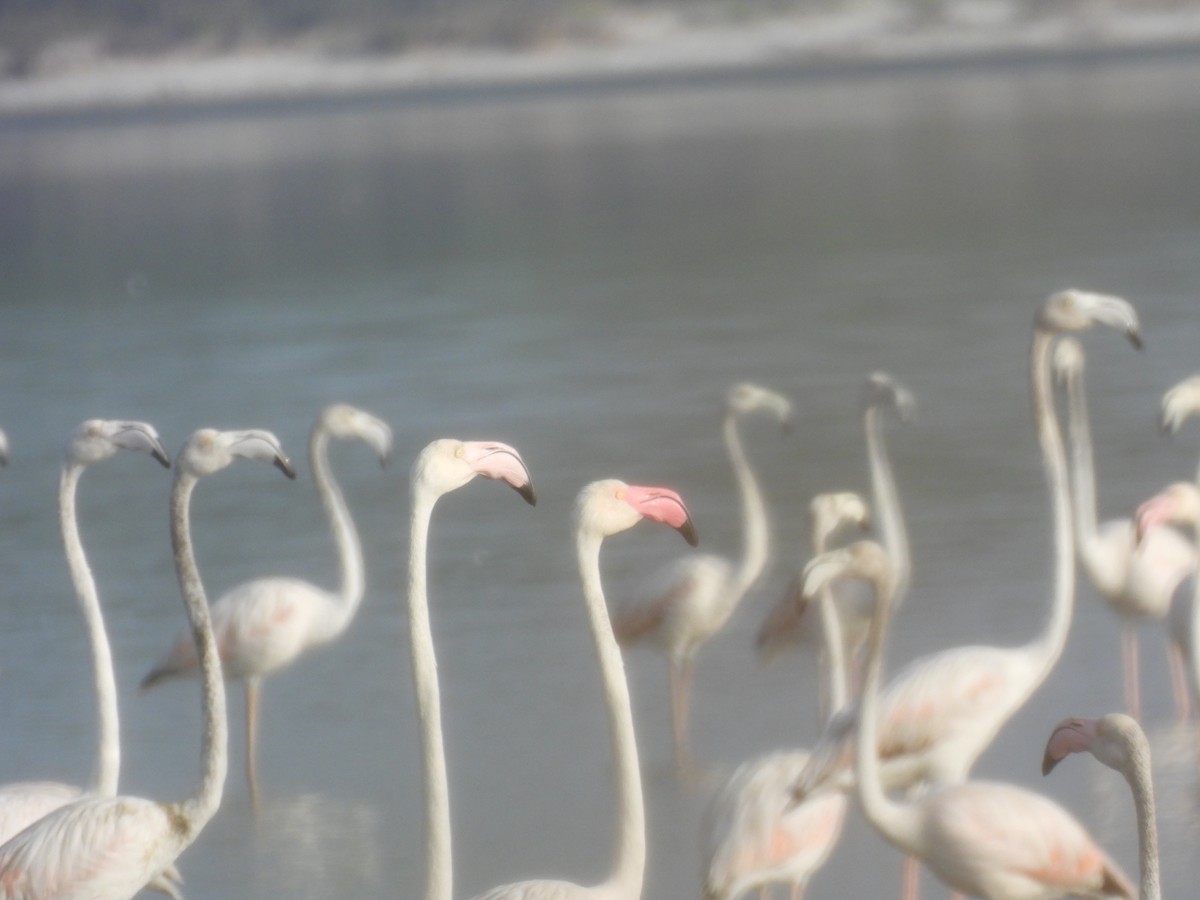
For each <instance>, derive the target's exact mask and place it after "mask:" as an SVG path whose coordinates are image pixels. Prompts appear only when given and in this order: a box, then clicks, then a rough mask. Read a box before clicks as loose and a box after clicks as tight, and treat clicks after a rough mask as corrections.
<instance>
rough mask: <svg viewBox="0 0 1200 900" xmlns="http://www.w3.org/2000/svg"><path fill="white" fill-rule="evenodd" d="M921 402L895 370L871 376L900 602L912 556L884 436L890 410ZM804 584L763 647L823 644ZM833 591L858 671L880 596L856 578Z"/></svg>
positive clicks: (879, 491)
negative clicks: (868, 630)
mask: <svg viewBox="0 0 1200 900" xmlns="http://www.w3.org/2000/svg"><path fill="white" fill-rule="evenodd" d="M915 407H916V401H915V400H914V399H913V396H912V393H911V392H910V391H909V390H908V389H907V388H906V387H904V386H903V385H901V384H900V383H899V382H898V381H896V379H895V378H893V377H892V376H891V375H888V374H887V373H885V372H873V373H872V374H871V375H870V376H869V377H868V379H867V384H866V388H865V396H864V403H863V430H864V432H865V433H866V444H867V462H868V464H869V466H870V471H871V492H872V495H873V496H874V503H875V511H876V514H877V516H878V518H879V530H880V537H881V540H882V542H883V545H884V546H885V547H886V548H887V549H888V554H889V556H890V558H891V560H892V565H893V567H894V569H895V571H896V572H897V577H898V579H899V593H898V594H897V600H898V603H899V602H903V600H904V597H905V595H906V594H907V592H908V582H909V577H910V574H911V571H912V559H911V553H910V550H909V543H908V530H907V528H906V527H905V524H904V514H903V512H902V510H901V508H900V495H899V493H898V491H897V490H896V478H895V475H894V474H893V472H892V465H891V461H890V460H889V458H888V451H887V444H886V442H885V441H884V437H883V419H884V415H885V414H886V412H887V411H888V410H891V411H893V412H894V413H895V414H896V416H897V418H899V419H900V421H902V422H904V421H907V420H908V419H910V418H911V417H912V412H913V409H915ZM824 549H828V548H824ZM800 587H801V585H800V578H799V577H798V576H797V577H796V578H795V579H793V581H792V583H791V584H790V585H789V587H788V590H787V592H786V594H785V596H784V598H783V600H782V602H780V603H779V604H778V605H777V606H776V607H775V609H774V610H772V613H771V615H770V616H768V618H767V620H766V621H764V622H763V624H762V627H761V628H760V629H759V632H758V638H757V643H758V647H759V650H760V651H765V652H770V651H771V650H773V649H775V648H777V647H779V646H780V645H781V644H783V643H787V642H791V641H797V642H800V643H803V644H818V645H819V643H820V641H821V640H822V637H821V626H820V622H819V621H813V620H814V617H816V616H817V612H816V610H815V609H813V608H812V607H811V606H810V605H809V604H807V603H806V602H805V600H804V597H803V592H802V591H801V589H800ZM833 596H834V602H835V605H836V606H837V610H838V619H839V621H840V623H841V625H842V637H843V640H844V641H845V642H846V659H847V661H848V665H849V666H850V667H851V671H852V672H857V671H858V670H859V668H860V666H859V663H860V661H861V656H862V647H863V644H864V642H865V641H866V638H867V626H868V625H869V624H870V622H871V615H872V612H873V611H874V609H875V596H874V594H873V593H872V592H871V590H870V589H869V587H867V586H866V585H864V584H860V583H854V582H845V583H840V584H838V585H836V586H835V588H834V591H833ZM856 677H857V676H856ZM835 710H836V707H835Z"/></svg>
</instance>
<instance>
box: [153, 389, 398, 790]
mask: <svg viewBox="0 0 1200 900" xmlns="http://www.w3.org/2000/svg"><path fill="white" fill-rule="evenodd" d="M331 438H337V439H338V440H357V441H362V442H363V443H365V444H366V445H367V446H368V447H370V448H371V449H372V450H374V451H375V453H376V455H377V456H378V457H379V462H380V464H381V465H383V464H386V463H387V461H388V459H389V458H390V456H391V452H392V430H391V429H390V428H389V427H388V426H387V424H386V423H385V422H383V421H381V420H380V419H377V418H376V417H375V416H372V415H370V414H369V413H366V412H363V411H362V410H360V409H355V408H354V407H353V406H348V405H346V404H344V403H337V404H333V405H331V406H327V407H325V408H324V409H323V410H321V412H320V414H319V415H318V416H317V420H316V422H315V423H314V424H313V427H312V432H311V435H310V437H309V442H308V457H309V464H310V466H311V467H312V473H313V484H314V485H315V486H316V489H317V496H318V497H319V498H320V500H321V506H322V507H323V509H324V510H325V515H326V518H327V519H328V521H329V528H330V531H331V532H332V533H333V542H334V546H335V547H336V549H337V557H338V567H339V570H340V574H341V581H340V585H339V587H338V589H337V590H336V591H330V590H326V589H325V588H322V587H318V586H317V585H315V584H311V583H309V582H307V581H302V580H301V579H299V578H256V579H254V580H253V581H247V582H245V583H243V584H240V585H238V586H236V587H234V588H231V589H230V590H229V591H226V592H225V594H224V595H222V596H221V597H219V598H218V599H217V600H216V602H215V603H213V606H212V620H213V631H214V632H215V633H216V635H217V646H218V647H219V648H220V651H221V665H222V668H223V670H224V672H225V677H226V678H229V679H231V680H240V681H242V682H243V683H244V684H245V690H246V782H247V784H248V785H249V789H250V799H251V803H252V804H253V806H254V808H255V809H257V808H258V806H259V788H258V775H257V764H256V760H257V757H258V719H259V714H258V707H259V697H260V694H261V691H262V679H263V678H264V677H265V676H267V675H269V674H270V673H272V672H275V671H277V670H278V669H282V668H283V667H285V666H288V665H290V664H291V663H293V662H295V661H296V659H297V658H298V657H299V656H300V655H301V654H303V653H305V652H306V651H308V650H311V649H312V648H314V647H317V646H320V645H321V644H325V643H328V642H329V641H332V640H333V639H334V638H336V637H338V635H340V634H342V632H344V631H345V630H346V628H347V627H348V626H349V624H350V622H351V620H353V618H354V615H355V613H356V612H357V611H358V607H359V605H360V604H361V603H362V598H363V592H364V589H365V577H364V570H363V554H362V544H361V542H360V540H359V537H358V532H357V530H356V529H355V527H354V522H353V520H352V519H351V518H350V511H349V509H348V508H347V506H346V500H345V497H344V496H343V495H342V491H341V488H340V487H339V486H338V484H337V482H336V481H334V478H333V473H332V472H331V470H330V467H329V441H330V439H331ZM196 664H197V660H196V650H195V645H194V644H193V643H192V639H191V635H190V634H188V633H187V632H186V631H184V632H180V633H179V634H178V635H176V637H175V639H174V641H172V644H171V649H170V650H169V651H167V653H166V655H165V656H163V657H162V659H160V660H159V661H158V662H157V663H155V665H154V667H153V668H152V669H151V670H150V671H149V672H148V673H147V674H146V676H145V677H144V678H143V679H142V685H141V686H142V689H143V690H147V689H149V688H151V687H153V686H154V685H156V684H158V683H159V682H161V681H164V680H166V679H168V678H174V677H179V676H183V675H191V674H193V673H194V672H195V671H196Z"/></svg>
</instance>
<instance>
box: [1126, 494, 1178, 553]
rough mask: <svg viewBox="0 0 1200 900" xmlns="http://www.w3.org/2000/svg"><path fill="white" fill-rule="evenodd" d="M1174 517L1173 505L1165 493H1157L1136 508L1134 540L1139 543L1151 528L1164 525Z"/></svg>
mask: <svg viewBox="0 0 1200 900" xmlns="http://www.w3.org/2000/svg"><path fill="white" fill-rule="evenodd" d="M1174 517H1175V505H1174V503H1173V502H1172V501H1171V498H1170V497H1169V496H1168V495H1166V494H1157V495H1155V496H1153V497H1151V498H1150V499H1149V500H1147V501H1146V502H1145V503H1143V504H1142V505H1141V506H1139V507H1138V508H1137V512H1136V513H1135V514H1134V517H1133V518H1134V522H1135V526H1136V527H1135V529H1134V531H1135V534H1136V540H1137V542H1138V543H1139V544H1140V543H1141V542H1142V541H1144V540H1145V539H1146V533H1147V532H1148V531H1150V529H1151V528H1156V527H1158V526H1159V525H1165V524H1166V523H1168V522H1170V521H1172V519H1174Z"/></svg>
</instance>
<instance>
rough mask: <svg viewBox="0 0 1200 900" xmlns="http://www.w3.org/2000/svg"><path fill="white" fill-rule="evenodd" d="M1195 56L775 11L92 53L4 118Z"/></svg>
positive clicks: (1170, 44) (1076, 33)
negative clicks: (458, 35) (745, 18)
mask: <svg viewBox="0 0 1200 900" xmlns="http://www.w3.org/2000/svg"><path fill="white" fill-rule="evenodd" d="M1156 59H1158V60H1170V59H1179V60H1191V59H1196V60H1200V10H1192V9H1182V8H1181V9H1180V10H1179V11H1176V12H1174V13H1169V14H1168V13H1159V14H1155V15H1150V14H1141V15H1130V14H1121V15H1115V14H1114V15H1110V16H1105V17H1102V18H1097V19H1093V18H1088V19H1086V20H1081V19H1079V18H1078V17H1059V18H1049V17H1047V18H1043V19H1039V20H1036V21H1029V22H1021V23H1010V22H982V23H980V22H976V23H973V24H971V23H968V24H966V25H964V24H963V23H958V24H950V25H946V24H943V25H940V26H937V27H929V28H901V29H897V28H895V27H889V26H888V25H887V23H879V22H865V23H864V22H861V21H860V22H853V21H847V20H844V19H843V20H839V21H837V22H833V21H828V20H819V21H814V20H796V19H789V20H777V21H769V22H760V23H755V24H750V25H746V26H743V27H739V28H721V29H717V28H705V29H699V28H686V27H675V26H672V25H667V26H664V27H659V28H657V29H643V30H642V32H641V33H638V34H634V35H631V36H630V37H629V39H627V40H620V41H616V42H613V43H610V44H605V45H602V46H600V45H587V46H562V47H554V48H548V49H544V50H540V51H530V52H526V53H500V52H491V51H479V52H458V51H453V50H440V51H434V50H428V51H422V52H414V53H411V54H405V55H403V56H396V57H366V58H346V57H333V56H326V55H322V54H321V53H319V52H314V51H312V50H307V51H303V52H301V51H296V50H289V49H271V48H268V49H264V50H261V51H258V52H254V53H240V54H237V55H229V56H203V55H200V54H189V53H178V54H175V55H172V56H166V57H159V58H154V59H109V58H95V59H90V60H87V61H85V62H80V63H77V64H76V65H73V66H69V67H66V68H64V70H62V71H58V72H55V73H53V74H44V75H39V76H36V77H30V78H20V79H6V80H0V121H8V122H9V123H10V124H12V123H13V122H20V121H22V120H31V121H32V120H52V119H60V118H64V117H75V116H79V115H81V114H87V113H95V114H100V115H104V116H106V117H107V116H109V115H111V114H113V113H122V112H124V113H131V114H139V113H149V114H156V115H157V114H164V113H171V112H179V113H184V114H192V113H197V112H202V111H204V110H205V109H214V110H215V109H220V110H222V111H228V110H230V109H233V108H239V107H241V108H244V109H245V110H247V111H248V112H255V111H263V110H264V109H267V108H280V107H282V108H289V107H297V106H304V105H306V104H326V103H328V102H330V101H333V100H339V99H341V100H345V101H347V102H363V103H368V102H379V101H384V102H415V103H421V102H443V101H454V100H461V101H465V102H472V101H477V100H478V101H482V100H487V99H489V98H496V97H504V96H512V95H530V96H539V95H552V94H564V93H574V92H603V91H612V90H635V89H655V88H670V87H686V86H692V85H705V84H716V83H725V82H734V81H738V80H741V81H745V82H768V81H772V80H782V79H804V78H809V79H815V78H849V77H887V76H894V75H901V74H909V73H914V74H915V73H933V72H938V71H948V70H957V69H965V68H975V69H982V68H1011V67H1018V66H1033V65H1080V66H1082V65H1106V64H1114V63H1122V62H1133V61H1141V60H1156Z"/></svg>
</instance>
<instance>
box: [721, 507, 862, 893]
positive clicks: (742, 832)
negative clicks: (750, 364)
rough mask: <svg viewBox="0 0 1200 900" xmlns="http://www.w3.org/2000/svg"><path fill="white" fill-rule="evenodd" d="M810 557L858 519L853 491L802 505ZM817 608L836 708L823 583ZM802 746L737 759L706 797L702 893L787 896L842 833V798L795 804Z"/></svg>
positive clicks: (834, 652) (842, 680)
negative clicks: (783, 891)
mask: <svg viewBox="0 0 1200 900" xmlns="http://www.w3.org/2000/svg"><path fill="white" fill-rule="evenodd" d="M809 512H810V514H811V517H812V535H813V551H814V555H819V554H821V553H824V552H825V551H826V550H827V549H828V546H827V542H828V539H829V536H830V535H831V534H833V533H834V532H835V531H836V530H837V529H838V528H839V527H841V525H842V524H843V523H846V522H856V523H858V524H859V525H860V526H865V525H866V519H867V508H866V503H865V502H864V501H863V499H862V498H861V497H860V496H858V495H857V494H853V493H837V494H821V495H818V496H817V497H814V498H813V500H812V502H811V503H810V504H809ZM815 605H816V608H817V610H818V612H819V614H820V620H821V636H822V643H823V650H824V655H825V657H826V659H827V660H828V663H829V685H830V690H829V695H830V696H829V698H828V700H829V704H830V708H831V709H833V710H835V711H836V710H840V709H841V708H842V707H843V706H845V703H846V697H847V693H848V691H847V684H846V682H847V673H846V669H847V662H846V647H845V644H844V641H843V638H842V633H841V624H840V616H839V613H838V610H837V608H836V606H835V601H834V598H833V593H832V590H831V589H825V590H822V592H821V594H820V596H819V597H818V598H817V603H816V604H815ZM808 760H809V754H808V752H807V751H805V750H797V751H779V752H776V753H770V754H767V755H766V756H761V757H758V758H756V759H752V760H749V761H747V762H745V763H742V764H741V765H740V766H738V767H737V769H735V770H734V772H733V774H732V775H731V776H730V777H729V778H728V779H727V780H726V781H725V783H724V784H723V785H722V786H721V787H720V788H719V789H718V791H717V792H716V794H714V795H713V798H712V800H711V801H710V802H709V805H708V808H707V809H706V810H705V815H704V820H703V822H702V825H701V853H702V854H703V858H704V859H703V868H702V872H703V878H704V896H705V898H706V900H733V898H736V897H738V896H740V895H741V894H743V893H745V892H746V891H749V890H753V889H755V888H757V889H758V890H759V891H762V890H765V888H766V887H767V886H768V885H771V884H787V885H789V886H790V889H791V896H792V900H800V898H801V897H802V896H803V894H804V889H805V886H806V885H807V883H808V880H809V879H810V878H811V877H812V875H813V873H814V872H816V870H817V869H819V868H820V867H821V866H822V865H824V863H825V860H826V859H828V858H829V854H830V853H831V852H832V850H833V847H834V846H835V845H836V843H837V841H838V838H839V837H840V836H841V832H842V822H843V819H844V818H845V811H846V796H845V794H844V793H843V792H842V791H837V790H827V791H818V792H816V793H814V794H812V795H810V796H808V797H806V798H805V799H804V801H803V802H802V803H797V804H793V803H792V802H791V789H792V785H794V784H795V783H796V781H797V779H799V777H800V775H801V773H802V772H803V771H804V767H805V766H806V765H807V764H808Z"/></svg>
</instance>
